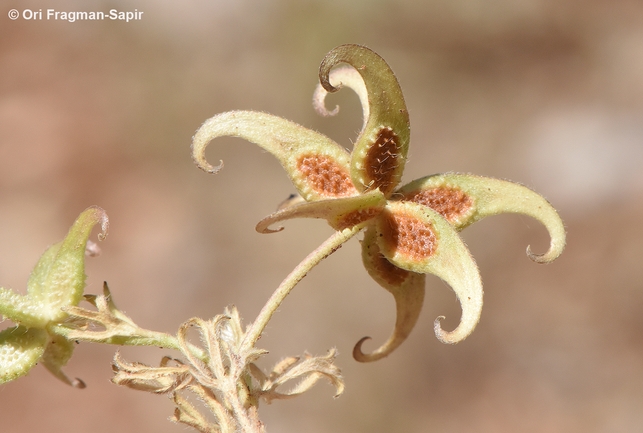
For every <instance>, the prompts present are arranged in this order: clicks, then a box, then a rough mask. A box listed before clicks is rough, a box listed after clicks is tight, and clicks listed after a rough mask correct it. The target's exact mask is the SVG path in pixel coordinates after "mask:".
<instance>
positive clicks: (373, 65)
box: [319, 45, 410, 195]
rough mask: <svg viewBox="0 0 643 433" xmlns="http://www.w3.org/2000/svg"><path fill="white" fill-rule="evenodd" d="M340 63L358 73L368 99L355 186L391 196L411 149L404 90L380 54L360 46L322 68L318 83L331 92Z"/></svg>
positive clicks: (340, 52) (343, 49)
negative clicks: (335, 72) (335, 68)
mask: <svg viewBox="0 0 643 433" xmlns="http://www.w3.org/2000/svg"><path fill="white" fill-rule="evenodd" d="M340 63H347V64H349V65H351V66H352V67H354V68H355V70H357V72H358V73H359V74H360V75H361V76H362V78H363V80H364V84H365V86H366V91H367V95H368V105H369V109H368V112H369V116H368V120H366V125H365V126H364V128H363V131H362V133H361V134H360V136H359V137H358V138H357V142H356V143H355V149H354V150H353V154H352V157H351V178H352V179H353V184H354V185H355V186H356V187H357V188H358V189H359V190H360V191H366V190H369V189H374V188H379V189H380V190H381V191H382V192H383V193H384V194H385V195H389V194H390V193H391V192H392V191H393V189H394V188H395V187H396V186H397V185H398V183H399V182H400V179H401V177H402V172H403V171H404V164H405V162H406V154H407V152H408V147H409V136H410V131H409V113H408V111H407V110H406V104H405V102H404V97H403V96H402V90H401V89H400V85H399V83H398V82H397V78H395V75H394V74H393V71H392V70H391V68H390V67H389V66H388V65H387V64H386V62H385V61H384V59H382V58H381V57H380V56H379V55H378V54H376V53H375V52H373V51H371V50H370V49H368V48H366V47H362V46H360V45H341V46H339V47H337V48H335V49H333V50H332V51H330V52H329V53H328V54H327V55H326V57H325V58H324V60H323V61H322V64H321V66H320V68H319V80H320V82H321V85H322V86H323V87H324V89H326V90H327V91H328V92H331V93H332V92H336V91H337V90H338V88H337V87H334V86H333V85H332V84H331V82H330V77H331V69H332V68H333V67H334V66H336V65H338V64H340ZM365 112H366V111H365Z"/></svg>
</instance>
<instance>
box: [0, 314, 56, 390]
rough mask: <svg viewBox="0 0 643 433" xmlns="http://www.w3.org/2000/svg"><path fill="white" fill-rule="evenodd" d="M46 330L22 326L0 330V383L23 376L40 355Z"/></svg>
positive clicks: (45, 337) (43, 346)
mask: <svg viewBox="0 0 643 433" xmlns="http://www.w3.org/2000/svg"><path fill="white" fill-rule="evenodd" d="M47 339H48V336H47V332H45V331H44V330H43V329H29V328H26V327H24V326H16V327H14V328H8V329H5V330H4V331H2V332H0V384H2V383H6V382H10V381H12V380H14V379H17V378H19V377H21V376H24V375H25V374H27V372H29V370H31V369H32V368H33V367H34V366H35V365H36V363H37V362H38V360H40V358H41V357H42V354H43V353H44V351H45V345H46V344H47Z"/></svg>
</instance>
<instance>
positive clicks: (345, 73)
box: [313, 66, 369, 130]
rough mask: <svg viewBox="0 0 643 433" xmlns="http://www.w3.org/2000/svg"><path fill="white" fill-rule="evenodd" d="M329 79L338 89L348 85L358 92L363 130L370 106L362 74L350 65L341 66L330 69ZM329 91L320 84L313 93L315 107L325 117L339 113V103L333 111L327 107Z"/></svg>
mask: <svg viewBox="0 0 643 433" xmlns="http://www.w3.org/2000/svg"><path fill="white" fill-rule="evenodd" d="M328 81H329V82H330V83H331V85H332V86H333V87H334V88H336V89H341V88H342V87H348V88H350V89H353V91H354V92H355V93H357V96H358V97H359V101H360V102H361V104H362V113H363V116H364V124H363V125H362V130H363V129H364V126H366V121H367V120H368V117H369V106H368V94H367V92H366V85H364V80H363V79H362V76H361V75H360V74H359V72H357V70H355V68H352V67H350V66H340V67H337V68H335V69H332V70H331V71H330V74H329V77H328ZM328 93H329V92H328V90H326V89H324V86H322V85H321V84H318V85H317V88H316V89H315V93H314V94H313V107H314V108H315V111H317V113H319V114H320V115H321V116H324V117H327V116H335V115H337V113H339V105H337V106H335V108H334V109H333V111H328V109H326V102H325V101H326V95H328Z"/></svg>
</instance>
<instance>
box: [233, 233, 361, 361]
mask: <svg viewBox="0 0 643 433" xmlns="http://www.w3.org/2000/svg"><path fill="white" fill-rule="evenodd" d="M363 227H364V225H363V224H358V225H356V226H353V227H351V228H347V229H344V230H341V231H337V232H335V233H334V234H333V235H332V236H331V237H329V238H328V239H326V241H324V243H323V244H321V245H320V246H319V247H317V248H316V249H315V250H314V251H313V252H311V253H310V254H309V255H308V256H306V258H305V259H304V260H303V261H302V262H301V263H299V265H297V267H296V268H295V269H293V271H292V272H291V273H290V274H289V275H288V276H287V277H286V279H285V280H283V281H282V283H281V284H280V285H279V287H277V290H275V291H274V293H273V294H272V296H271V297H270V299H268V302H266V305H264V307H263V308H262V309H261V311H260V312H259V315H258V316H257V319H256V320H255V321H254V322H253V323H252V324H251V325H250V326H249V328H248V330H247V332H246V335H245V337H244V339H243V342H242V343H241V351H243V350H244V349H245V350H247V349H250V348H252V347H253V346H254V345H255V343H256V342H257V340H258V339H259V337H261V334H262V333H263V330H264V329H265V327H266V325H267V324H268V322H269V321H270V319H271V318H272V315H273V314H274V313H275V311H277V308H279V306H280V305H281V303H282V302H283V301H284V299H286V296H288V294H289V293H290V291H291V290H292V289H293V288H294V287H295V286H296V285H297V283H299V281H301V280H302V278H304V277H305V276H306V274H308V272H310V270H311V269H312V268H314V267H315V266H316V265H317V264H318V263H319V262H321V261H322V260H324V259H325V258H326V257H328V256H330V255H331V254H332V253H334V252H335V251H336V250H337V249H338V248H339V247H341V246H342V244H343V243H344V242H346V241H347V240H349V239H350V238H352V237H353V236H355V235H356V234H357V233H359V231H360V230H361V229H362V228H363Z"/></svg>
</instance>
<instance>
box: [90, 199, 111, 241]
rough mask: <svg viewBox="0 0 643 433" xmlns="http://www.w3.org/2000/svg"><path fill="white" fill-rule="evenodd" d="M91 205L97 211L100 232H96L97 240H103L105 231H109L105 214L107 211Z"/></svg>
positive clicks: (105, 235)
mask: <svg viewBox="0 0 643 433" xmlns="http://www.w3.org/2000/svg"><path fill="white" fill-rule="evenodd" d="M92 207H93V208H94V209H96V211H97V212H98V218H99V222H100V229H101V232H100V233H99V234H98V240H99V241H104V240H105V238H106V237H107V232H108V231H109V217H108V216H107V212H105V210H104V209H102V208H100V207H98V206H92Z"/></svg>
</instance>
